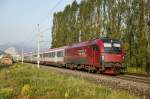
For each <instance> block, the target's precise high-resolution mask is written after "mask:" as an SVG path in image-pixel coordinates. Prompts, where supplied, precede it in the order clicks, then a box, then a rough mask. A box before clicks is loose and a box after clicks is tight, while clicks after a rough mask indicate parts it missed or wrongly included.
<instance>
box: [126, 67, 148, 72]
mask: <svg viewBox="0 0 150 99" xmlns="http://www.w3.org/2000/svg"><path fill="white" fill-rule="evenodd" d="M127 72H129V73H137V74H147V72H146V71H145V69H144V68H140V67H127Z"/></svg>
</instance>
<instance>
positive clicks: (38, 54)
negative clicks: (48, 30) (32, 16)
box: [37, 24, 40, 68]
mask: <svg viewBox="0 0 150 99" xmlns="http://www.w3.org/2000/svg"><path fill="white" fill-rule="evenodd" d="M37 26H38V53H37V68H40V29H39V24H38V25H37Z"/></svg>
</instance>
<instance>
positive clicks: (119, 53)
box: [26, 37, 125, 74]
mask: <svg viewBox="0 0 150 99" xmlns="http://www.w3.org/2000/svg"><path fill="white" fill-rule="evenodd" d="M29 59H30V61H31V60H32V61H31V62H35V61H37V58H36V55H29V56H26V60H28V61H29ZM40 61H41V63H42V64H47V65H56V66H65V67H67V68H71V69H85V70H88V71H96V72H99V73H107V74H118V73H120V72H123V71H124V70H125V66H123V61H124V50H123V47H122V44H121V42H120V41H118V40H112V39H110V38H108V37H105V38H99V39H95V40H90V41H86V42H81V43H78V44H74V45H71V46H65V47H61V48H55V49H50V50H49V51H47V52H43V53H41V54H40Z"/></svg>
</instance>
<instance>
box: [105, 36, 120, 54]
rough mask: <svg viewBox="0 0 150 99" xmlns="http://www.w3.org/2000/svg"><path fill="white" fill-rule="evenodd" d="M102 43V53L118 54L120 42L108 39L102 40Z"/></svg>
mask: <svg viewBox="0 0 150 99" xmlns="http://www.w3.org/2000/svg"><path fill="white" fill-rule="evenodd" d="M102 40H103V42H104V52H106V53H120V52H121V44H120V41H117V40H112V39H110V38H103V39H102Z"/></svg>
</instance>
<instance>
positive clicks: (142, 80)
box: [116, 74, 150, 85]
mask: <svg viewBox="0 0 150 99" xmlns="http://www.w3.org/2000/svg"><path fill="white" fill-rule="evenodd" d="M116 78H119V79H124V80H129V81H133V82H139V83H144V84H148V85H150V77H148V76H147V77H145V76H136V75H128V74H124V75H118V76H116Z"/></svg>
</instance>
